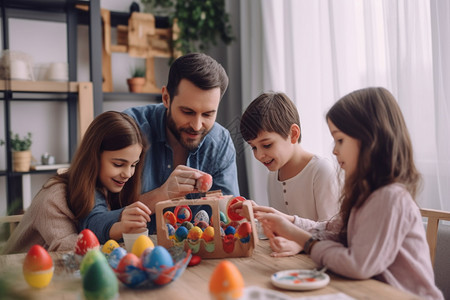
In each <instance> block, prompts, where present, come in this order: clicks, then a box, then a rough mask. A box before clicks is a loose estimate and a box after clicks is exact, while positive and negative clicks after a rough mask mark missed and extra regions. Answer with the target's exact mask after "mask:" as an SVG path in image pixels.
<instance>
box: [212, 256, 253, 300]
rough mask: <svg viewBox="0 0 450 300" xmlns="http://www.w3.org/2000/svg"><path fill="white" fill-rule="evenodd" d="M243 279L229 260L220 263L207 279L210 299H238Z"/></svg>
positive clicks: (242, 289)
mask: <svg viewBox="0 0 450 300" xmlns="http://www.w3.org/2000/svg"><path fill="white" fill-rule="evenodd" d="M243 291H244V279H243V278H242V274H241V272H239V269H238V268H237V267H236V266H235V265H234V264H233V263H232V262H230V261H229V260H223V261H221V262H220V263H219V264H218V265H217V266H216V268H215V269H214V271H213V273H212V275H211V278H210V279H209V292H210V294H211V299H240V298H241V297H242V294H243Z"/></svg>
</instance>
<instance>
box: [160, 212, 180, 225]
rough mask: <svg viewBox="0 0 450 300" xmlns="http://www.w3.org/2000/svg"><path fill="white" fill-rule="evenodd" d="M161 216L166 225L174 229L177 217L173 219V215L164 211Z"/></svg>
mask: <svg viewBox="0 0 450 300" xmlns="http://www.w3.org/2000/svg"><path fill="white" fill-rule="evenodd" d="M163 216H164V221H165V223H166V224H170V225H172V226H174V227H175V226H176V225H177V217H175V214H174V213H173V212H171V211H170V210H168V211H166V212H165V213H164V215H163Z"/></svg>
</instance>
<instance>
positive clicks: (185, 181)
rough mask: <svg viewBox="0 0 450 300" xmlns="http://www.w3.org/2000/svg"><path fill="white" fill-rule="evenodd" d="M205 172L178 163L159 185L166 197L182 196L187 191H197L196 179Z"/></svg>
mask: <svg viewBox="0 0 450 300" xmlns="http://www.w3.org/2000/svg"><path fill="white" fill-rule="evenodd" d="M205 174H207V173H205V172H202V171H200V170H197V169H194V168H190V167H187V166H184V165H179V166H177V167H176V168H175V170H173V172H172V174H170V176H169V178H167V180H166V182H165V183H164V184H163V185H162V186H161V189H162V191H163V192H164V193H165V194H166V195H167V199H171V198H176V197H183V196H185V195H187V194H189V193H198V192H199V191H198V189H197V179H199V178H201V177H202V176H203V175H205Z"/></svg>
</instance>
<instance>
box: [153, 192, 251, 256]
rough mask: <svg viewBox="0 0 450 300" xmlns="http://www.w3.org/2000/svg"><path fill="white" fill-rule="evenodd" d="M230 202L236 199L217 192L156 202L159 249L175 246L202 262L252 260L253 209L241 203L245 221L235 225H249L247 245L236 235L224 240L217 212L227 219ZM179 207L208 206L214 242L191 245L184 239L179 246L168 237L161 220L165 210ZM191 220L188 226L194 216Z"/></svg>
mask: <svg viewBox="0 0 450 300" xmlns="http://www.w3.org/2000/svg"><path fill="white" fill-rule="evenodd" d="M233 198H235V197H234V196H230V195H228V196H223V195H222V193H221V192H220V191H219V192H217V191H216V192H209V193H207V195H206V196H205V197H201V198H198V199H186V198H176V199H171V200H166V201H161V202H158V203H157V204H156V207H155V216H156V227H157V240H158V245H161V246H163V247H165V248H167V249H169V248H171V247H174V246H178V247H183V248H184V250H185V251H187V250H188V249H191V251H192V254H195V255H199V256H200V257H202V258H230V257H247V256H251V255H252V253H253V250H254V249H255V247H256V243H257V240H258V235H257V231H256V226H255V220H254V217H253V208H252V205H251V203H250V201H243V212H244V215H245V218H244V219H242V220H241V221H238V222H239V223H240V224H242V223H243V222H249V223H250V226H251V232H250V239H249V241H248V242H247V241H246V242H242V241H241V239H239V238H238V237H236V235H235V236H234V238H232V239H230V237H228V238H225V236H223V235H222V234H221V230H220V211H222V212H224V213H225V215H226V216H227V217H228V215H227V209H226V208H227V205H228V203H229V201H231V200H232V199H233ZM181 205H188V206H192V205H209V206H210V207H211V211H212V215H211V216H209V218H210V224H209V225H210V226H213V227H214V238H213V240H212V241H210V242H206V241H205V240H204V239H198V240H196V241H192V240H190V239H188V238H186V239H185V240H183V241H181V242H179V241H176V240H174V239H173V238H170V237H169V230H168V227H167V225H166V221H165V218H164V212H165V211H167V209H171V208H173V209H175V208H176V207H177V206H181ZM191 218H192V219H191V222H192V223H193V224H194V221H193V219H194V215H192V216H191ZM228 218H229V217H228ZM194 225H195V224H194ZM236 229H237V228H236ZM231 243H232V245H231ZM233 245H234V246H233ZM230 249H232V250H230Z"/></svg>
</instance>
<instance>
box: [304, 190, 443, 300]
mask: <svg viewBox="0 0 450 300" xmlns="http://www.w3.org/2000/svg"><path fill="white" fill-rule="evenodd" d="M301 221H302V224H300V226H301V227H302V228H304V229H305V230H309V231H311V232H314V231H316V234H317V236H318V237H320V238H321V239H322V241H320V242H318V243H316V244H315V246H314V248H313V249H312V251H311V258H312V259H313V260H314V261H315V262H316V263H317V264H319V265H325V266H327V267H328V269H329V270H332V271H333V272H335V273H338V274H340V275H343V276H346V277H349V278H353V279H368V278H374V279H377V280H380V281H383V282H386V283H388V284H390V285H392V286H395V287H397V288H399V289H401V290H405V291H409V292H411V293H413V294H416V295H419V296H421V297H422V298H423V299H434V300H437V299H443V295H442V293H441V291H440V290H439V289H438V288H437V287H436V285H435V283H434V273H433V268H432V265H431V259H430V252H429V248H428V243H427V241H426V238H425V230H424V226H423V223H422V217H421V215H420V211H419V208H418V207H417V205H416V203H415V202H414V201H413V199H412V198H411V195H410V194H409V193H408V191H407V190H406V189H405V187H404V186H403V185H401V184H390V185H387V186H384V187H382V188H379V189H378V190H376V191H374V192H373V193H372V194H371V195H370V196H369V198H368V199H367V200H366V202H365V203H364V204H363V206H362V207H360V208H359V209H353V210H352V211H351V213H350V218H349V221H348V227H347V229H348V232H347V240H348V247H345V246H344V245H343V244H341V243H339V242H338V241H336V238H337V229H338V228H340V225H339V223H340V224H342V223H341V222H340V221H341V220H339V219H336V220H334V221H332V222H331V223H329V224H328V225H327V227H326V229H325V226H324V225H326V222H313V221H311V220H307V219H301ZM317 230H318V231H317Z"/></svg>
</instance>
